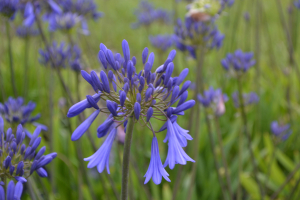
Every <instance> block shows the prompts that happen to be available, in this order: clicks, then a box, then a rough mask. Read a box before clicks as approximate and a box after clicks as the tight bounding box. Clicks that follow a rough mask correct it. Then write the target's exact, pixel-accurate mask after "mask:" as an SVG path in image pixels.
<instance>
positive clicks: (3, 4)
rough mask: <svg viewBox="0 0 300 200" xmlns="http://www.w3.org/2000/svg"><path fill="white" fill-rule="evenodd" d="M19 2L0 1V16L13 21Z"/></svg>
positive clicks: (17, 0) (11, 0)
mask: <svg viewBox="0 0 300 200" xmlns="http://www.w3.org/2000/svg"><path fill="white" fill-rule="evenodd" d="M18 3H19V0H1V1H0V14H1V15H3V16H5V17H7V18H10V19H13V18H14V16H15V14H16V12H17V10H18Z"/></svg>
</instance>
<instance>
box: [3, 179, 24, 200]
mask: <svg viewBox="0 0 300 200" xmlns="http://www.w3.org/2000/svg"><path fill="white" fill-rule="evenodd" d="M3 184H4V183H3ZM22 192H23V183H22V182H20V181H18V182H17V184H16V185H15V183H14V181H13V180H11V181H10V182H9V183H8V185H7V188H6V191H5V188H3V186H2V185H1V184H0V199H1V200H2V199H3V200H5V199H6V200H20V199H21V196H22ZM5 193H6V198H5Z"/></svg>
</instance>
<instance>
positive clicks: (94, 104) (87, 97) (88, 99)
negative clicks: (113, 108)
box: [86, 95, 99, 110]
mask: <svg viewBox="0 0 300 200" xmlns="http://www.w3.org/2000/svg"><path fill="white" fill-rule="evenodd" d="M86 99H87V101H88V102H89V104H90V105H91V106H92V107H94V108H95V109H96V110H98V109H99V106H98V105H97V102H96V101H95V99H94V98H93V97H92V96H91V95H86Z"/></svg>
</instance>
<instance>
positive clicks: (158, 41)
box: [149, 35, 173, 52]
mask: <svg viewBox="0 0 300 200" xmlns="http://www.w3.org/2000/svg"><path fill="white" fill-rule="evenodd" d="M149 40H150V43H151V45H152V46H154V47H155V48H157V49H159V50H161V51H163V52H164V51H167V50H168V49H169V48H170V47H171V46H172V45H173V39H172V35H156V36H150V37H149Z"/></svg>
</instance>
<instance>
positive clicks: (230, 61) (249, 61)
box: [221, 49, 256, 73]
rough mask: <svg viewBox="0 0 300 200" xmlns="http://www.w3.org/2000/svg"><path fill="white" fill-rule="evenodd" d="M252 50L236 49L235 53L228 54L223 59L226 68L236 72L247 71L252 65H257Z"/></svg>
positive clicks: (222, 62)
mask: <svg viewBox="0 0 300 200" xmlns="http://www.w3.org/2000/svg"><path fill="white" fill-rule="evenodd" d="M255 63H256V62H255V60H254V59H253V53H252V52H245V53H244V52H243V51H242V50H240V49H239V50H236V51H235V52H234V53H229V54H227V56H226V58H224V59H223V60H222V61H221V64H222V66H223V67H224V69H225V70H227V71H229V70H231V71H235V72H238V73H239V72H247V71H248V69H249V68H250V67H252V66H253V65H255Z"/></svg>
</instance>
